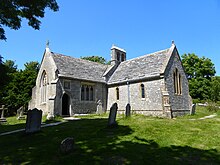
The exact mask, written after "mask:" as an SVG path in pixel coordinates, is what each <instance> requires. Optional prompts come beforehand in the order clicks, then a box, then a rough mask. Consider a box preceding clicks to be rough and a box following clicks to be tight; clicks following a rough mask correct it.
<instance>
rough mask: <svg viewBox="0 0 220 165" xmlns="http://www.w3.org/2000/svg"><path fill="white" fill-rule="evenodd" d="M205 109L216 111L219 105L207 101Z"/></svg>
mask: <svg viewBox="0 0 220 165" xmlns="http://www.w3.org/2000/svg"><path fill="white" fill-rule="evenodd" d="M207 110H208V111H209V112H217V111H219V106H218V105H217V104H216V103H209V104H208V106H207Z"/></svg>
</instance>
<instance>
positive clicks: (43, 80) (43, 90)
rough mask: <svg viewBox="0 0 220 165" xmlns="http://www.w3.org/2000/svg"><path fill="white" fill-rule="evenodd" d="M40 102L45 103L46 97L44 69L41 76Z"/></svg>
mask: <svg viewBox="0 0 220 165" xmlns="http://www.w3.org/2000/svg"><path fill="white" fill-rule="evenodd" d="M40 84H41V86H40V87H41V102H42V103H45V102H46V98H47V74H46V72H45V71H44V72H43V73H42V77H41V83H40Z"/></svg>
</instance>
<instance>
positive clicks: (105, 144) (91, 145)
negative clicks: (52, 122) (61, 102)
mask: <svg viewBox="0 0 220 165" xmlns="http://www.w3.org/2000/svg"><path fill="white" fill-rule="evenodd" d="M66 137H73V138H74V141H75V147H74V150H73V152H71V153H69V154H62V153H61V152H60V149H59V147H60V142H61V141H62V140H63V139H64V138H66ZM0 138H1V140H0V142H1V144H4V145H1V150H0V155H1V157H0V164H22V163H24V164H219V163H220V159H219V156H220V155H219V153H218V152H217V151H216V150H201V149H196V148H192V147H190V146H167V147H160V146H159V145H158V143H156V142H155V141H154V140H152V139H144V138H140V137H137V136H135V135H134V131H133V130H132V129H131V128H130V127H129V126H124V125H118V127H115V128H108V127H107V119H82V120H77V121H71V122H67V123H64V124H61V125H57V126H54V127H47V128H43V129H42V131H41V132H39V133H36V134H31V135H25V134H24V133H17V134H14V135H7V136H4V137H0Z"/></svg>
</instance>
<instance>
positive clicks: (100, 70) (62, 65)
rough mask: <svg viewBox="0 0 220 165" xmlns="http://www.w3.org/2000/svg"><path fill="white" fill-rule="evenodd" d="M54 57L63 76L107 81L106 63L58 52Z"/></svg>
mask: <svg viewBox="0 0 220 165" xmlns="http://www.w3.org/2000/svg"><path fill="white" fill-rule="evenodd" d="M52 57H53V59H54V62H55V64H56V66H57V69H58V71H59V75H60V76H61V77H66V78H74V79H81V80H88V81H95V82H103V83H105V82H106V81H105V79H104V77H103V74H104V72H105V71H106V69H107V66H106V65H103V64H99V63H96V62H92V61H88V60H83V59H79V58H73V57H70V56H64V55H61V54H56V53H52Z"/></svg>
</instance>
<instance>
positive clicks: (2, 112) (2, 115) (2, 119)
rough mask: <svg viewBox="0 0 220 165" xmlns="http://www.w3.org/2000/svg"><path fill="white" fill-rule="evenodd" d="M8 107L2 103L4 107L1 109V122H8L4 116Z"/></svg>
mask: <svg viewBox="0 0 220 165" xmlns="http://www.w3.org/2000/svg"><path fill="white" fill-rule="evenodd" d="M7 109H8V108H5V105H2V107H1V108H0V110H1V118H0V122H7V120H6V118H5V117H4V111H5V110H7Z"/></svg>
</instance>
